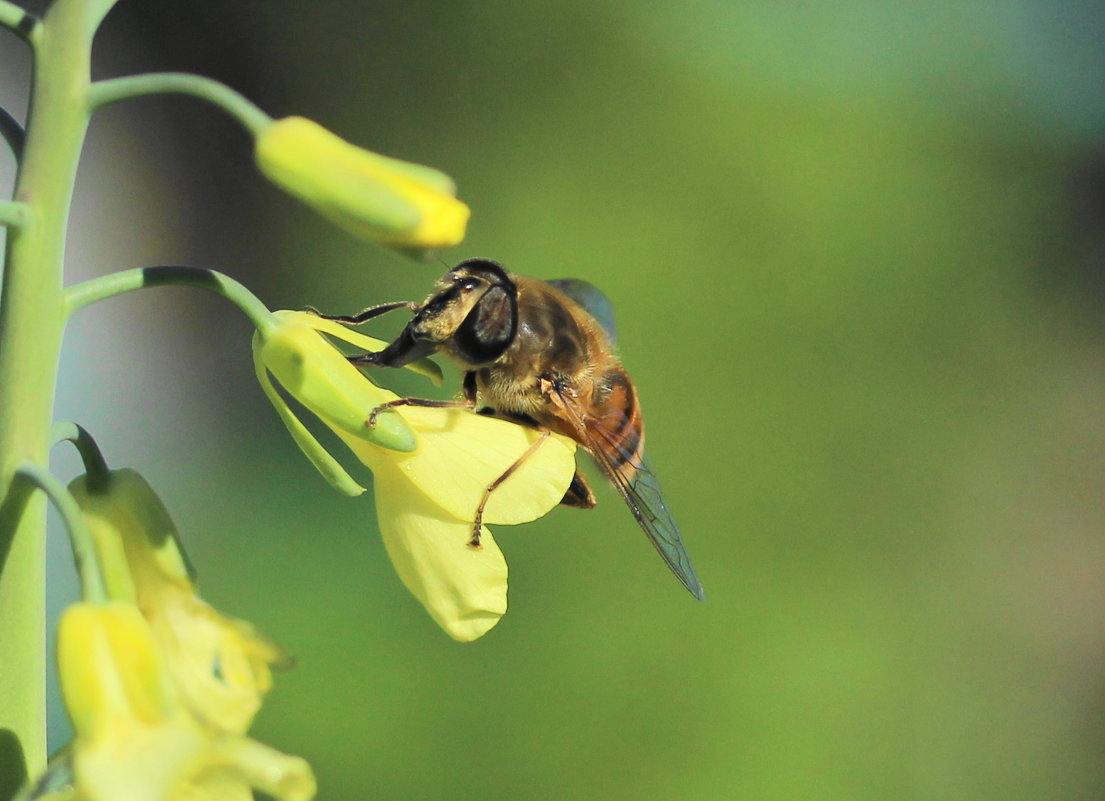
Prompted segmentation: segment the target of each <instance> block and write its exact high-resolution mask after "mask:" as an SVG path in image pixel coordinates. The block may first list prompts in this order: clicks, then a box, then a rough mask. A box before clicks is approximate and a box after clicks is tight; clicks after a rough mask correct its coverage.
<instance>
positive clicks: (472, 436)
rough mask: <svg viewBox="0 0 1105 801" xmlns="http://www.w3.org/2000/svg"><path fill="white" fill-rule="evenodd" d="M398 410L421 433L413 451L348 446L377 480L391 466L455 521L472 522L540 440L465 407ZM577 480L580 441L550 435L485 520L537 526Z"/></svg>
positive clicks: (486, 512)
mask: <svg viewBox="0 0 1105 801" xmlns="http://www.w3.org/2000/svg"><path fill="white" fill-rule="evenodd" d="M396 411H398V412H399V414H401V415H402V416H403V418H404V419H405V420H406V421H407V423H408V425H410V427H411V428H413V429H414V430H415V431H417V432H418V435H419V440H420V442H421V447H420V448H419V450H418V451H417V452H416V453H411V454H398V453H393V452H387V451H382V450H380V449H378V448H375V449H371V450H369V449H368V448H366V447H363V446H361V445H358V444H357V443H356V442H355V441H352V440H348V439H347V440H346V443H347V444H348V445H349V446H350V448H353V449H354V451H355V452H356V453H357V455H358V456H359V457H360V458H362V459H363V460H364V461H365V462H366V464H368V465H369V467H371V468H372V469H373V472H375V473H376V474H377V475H379V474H380V472H381V465H382V464H383V463H384V462H391V464H392V465H393V466H394V469H396V470H398V471H399V472H400V473H401V474H402V475H403V476H405V477H406V478H407V479H408V480H409V481H411V482H413V483H414V484H415V485H416V486H418V487H419V488H420V489H421V490H422V492H424V493H425V494H426V495H428V496H429V497H431V498H432V499H433V500H434V502H435V503H437V504H439V505H440V506H441V507H442V508H443V509H445V510H446V511H447V512H448V513H449V514H450V515H452V516H453V517H456V518H458V519H460V520H467V521H469V522H472V521H474V520H475V515H476V509H477V507H478V506H479V503H480V499H481V498H483V494H484V490H485V489H486V488H487V487H488V485H490V484H491V482H493V481H494V480H495V479H497V478H499V476H501V475H503V473H504V472H506V470H507V469H508V468H509V467H510V466H511V465H512V464H514V463H515V461H517V460H518V458H519V457H521V456H522V455H523V454H524V453H525V452H526V450H527V449H528V448H529V447H530V446H531V445H532V444H533V443H535V442H536V441H537V440H538V439H539V438H540V436H541V434H540V432H538V431H535V430H534V429H531V428H526V427H525V426H521V425H518V424H516V423H510V422H507V421H505V420H496V419H494V418H491V417H485V416H484V415H480V414H474V413H473V412H470V411H468V410H466V409H428V408H418V407H413V406H408V407H400V408H398V409H397V410H396ZM574 474H575V442H573V441H572V440H570V439H568V438H567V437H562V436H560V435H559V434H550V435H549V437H548V438H547V439H546V440H545V441H544V442H543V443H542V444H541V446H540V447H539V448H538V449H537V450H536V451H535V452H534V453H533V455H532V456H530V457H529V458H528V459H527V460H526V461H525V463H524V464H522V465H521V466H520V467H519V468H518V469H517V470H516V471H515V472H514V473H513V474H512V475H511V476H510V477H509V478H508V479H506V481H504V482H503V483H502V484H500V485H499V487H498V488H497V489H496V490H495V491H494V492H492V493H491V498H490V499H489V500H488V503H487V507H486V509H485V510H484V520H485V521H486V522H488V523H498V524H500V525H515V524H517V523H527V522H529V521H531V520H536V519H537V518H539V517H541V516H542V515H544V514H545V513H547V512H548V511H549V510H550V509H552V508H553V507H554V506H556V505H557V504H559V503H560V500H561V499H562V498H563V497H564V493H565V491H566V490H567V489H568V485H569V484H570V483H571V481H572V476H573V475H574Z"/></svg>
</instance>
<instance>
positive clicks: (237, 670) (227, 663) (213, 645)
mask: <svg viewBox="0 0 1105 801" xmlns="http://www.w3.org/2000/svg"><path fill="white" fill-rule="evenodd" d="M70 491H71V492H72V494H73V497H74V498H76V500H77V503H78V505H79V506H80V508H81V512H82V513H83V515H84V517H85V520H86V522H87V523H88V527H89V530H90V532H91V534H92V538H93V540H94V541H95V543H96V550H97V555H98V556H99V558H100V562H101V565H102V567H103V571H104V574H105V579H106V583H107V591H108V595H109V597H111V598H112V599H115V600H122V601H128V602H131V603H133V604H135V605H137V607H138V609H140V610H141V612H142V615H143V616H144V617H145V618H146V620H147V621H148V623H149V625H150V629H151V631H152V633H153V637H154V639H155V640H156V642H157V646H158V649H159V650H160V652H161V654H162V655H163V656H164V658H165V660H166V663H167V665H168V670H169V672H170V673H171V675H172V676H173V678H174V680H175V682H176V686H177V689H178V691H179V692H180V695H181V697H182V698H183V700H184V702H185V703H186V704H187V705H188V707H189V708H190V709H191V710H192V711H193V712H194V713H195V714H196V715H197V716H198V717H199V718H200V719H201V720H203V721H205V722H207V723H210V724H211V725H213V726H217V727H218V728H220V729H223V730H226V731H230V732H238V733H242V732H245V731H246V729H247V728H249V724H250V723H251V722H252V720H253V717H254V715H256V714H257V710H258V709H259V708H260V705H261V698H262V696H263V695H264V694H265V693H266V692H267V691H268V690H269V688H270V687H271V685H272V674H271V672H270V669H269V668H270V665H272V666H275V667H285V666H287V665H288V662H289V660H288V657H287V656H286V655H285V654H284V653H283V652H282V651H281V650H280V649H279V648H278V647H277V646H275V645H274V644H273V643H272V642H270V641H269V640H267V639H265V638H264V637H262V636H261V635H260V634H259V633H258V632H257V631H256V630H254V628H253V626H251V625H250V624H249V623H246V622H244V621H240V620H233V619H230V618H227V617H224V616H222V615H220V614H219V613H218V612H216V611H215V610H214V609H212V608H211V607H210V606H209V605H208V604H206V603H205V602H204V601H203V600H201V599H200V598H199V597H198V596H197V595H196V592H195V588H194V586H193V584H192V581H191V578H190V576H189V574H188V568H187V565H186V564H185V561H184V557H183V554H182V552H181V550H180V548H179V546H178V544H177V543H178V538H177V532H176V528H175V527H174V525H173V522H172V520H171V519H170V518H169V514H168V512H167V511H166V510H165V507H164V505H163V504H162V503H161V499H160V498H158V497H157V495H156V494H155V493H154V491H153V490H152V489H151V488H150V486H149V484H147V483H146V481H145V479H143V478H142V476H141V475H139V474H138V473H136V472H135V471H134V470H126V469H124V470H113V471H111V472H110V473H109V474H108V482H107V486H106V488H105V489H104V490H102V491H94V490H92V489H90V488H89V484H88V481H87V478H86V477H85V476H81V477H80V478H78V479H76V480H74V481H73V482H72V484H71V485H70Z"/></svg>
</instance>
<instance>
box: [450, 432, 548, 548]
mask: <svg viewBox="0 0 1105 801" xmlns="http://www.w3.org/2000/svg"><path fill="white" fill-rule="evenodd" d="M548 438H549V430H548V429H547V428H542V429H541V430H540V435H539V436H538V437H537V439H536V440H534V442H533V444H532V445H530V446H529V447H528V448H527V449H526V452H525V453H523V454H522V455H521V456H519V457H518V458H517V459H515V460H514V464H512V465H511V466H510V467H508V468H507V469H506V470H505V471H504V472H503V474H502V475H501V476H499V477H498V478H497V479H495V480H494V481H492V482H491V483H490V484H488V485H487V489H485V490H484V491H483V498H481V499H480V505H479V507H477V509H476V522H475V523H473V524H472V539H470V540H469V541H468V547H469V548H480V547H482V546H481V545H480V530H481V529H482V528H483V510H484V507H486V506H487V502H488V501H489V500H490V499H491V493H493V492H494V491H495V490H496V489H498V488H499V486H500V485H501V484H502V483H503V482H504V481H506V480H507V479H508V478H510V477H511V476H512V475H514V472H515V471H516V470H517V469H518V468H519V467H521V466H522V465H524V464H525V463H526V462H527V461H528V460H529V458H530V457H531V456H533V454H535V453H537V449H538V448H540V447H541V446H542V445H543V444H544V442H545V440H547V439H548Z"/></svg>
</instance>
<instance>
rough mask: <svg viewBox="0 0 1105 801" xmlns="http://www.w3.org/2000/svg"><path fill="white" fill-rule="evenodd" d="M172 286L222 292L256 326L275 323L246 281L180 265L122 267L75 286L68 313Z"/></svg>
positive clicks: (67, 294) (68, 297) (67, 304)
mask: <svg viewBox="0 0 1105 801" xmlns="http://www.w3.org/2000/svg"><path fill="white" fill-rule="evenodd" d="M169 285H178V286H195V287H200V288H201V289H209V290H211V291H212V292H216V293H218V294H220V295H222V296H223V297H225V298H226V299H227V300H229V301H230V302H231V303H233V304H234V305H235V306H237V307H238V308H239V309H241V310H242V312H243V313H244V314H245V315H246V316H247V317H249V319H250V322H252V323H253V326H254V327H255V328H257V329H259V330H262V331H264V330H266V329H268V328H270V327H271V326H272V325H273V319H272V314H271V313H270V312H269V310H268V307H266V306H265V304H264V303H262V302H261V301H260V299H258V297H257V296H256V295H254V294H253V293H252V292H250V291H249V289H247V288H246V286H245V285H244V284H242V283H240V282H238V281H235V280H234V279H233V278H231V277H230V276H229V275H223V274H222V273H220V272H216V271H215V270H208V269H205V268H203V267H187V266H177V265H161V266H158V267H138V268H136V269H133V270H122V271H120V272H117V273H111V274H110V275H105V276H103V277H101V278H92V279H89V280H88V281H84V282H82V283H80V284H76V285H74V286H71V287H69V289H67V290H66V292H65V308H66V314H72V313H73V312H75V311H76V310H77V309H80V308H81V307H83V306H87V305H88V304H89V303H94V302H95V301H97V300H103V299H104V298H110V297H112V296H114V295H119V294H122V293H123V292H131V291H133V290H135V289H144V288H146V287H153V286H169Z"/></svg>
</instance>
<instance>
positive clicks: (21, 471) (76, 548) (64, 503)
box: [15, 462, 107, 601]
mask: <svg viewBox="0 0 1105 801" xmlns="http://www.w3.org/2000/svg"><path fill="white" fill-rule="evenodd" d="M15 478H16V481H22V482H25V483H26V484H29V485H30V486H32V487H34V488H36V489H40V490H42V492H43V493H44V494H45V495H46V497H47V498H49V500H50V502H51V503H52V504H53V505H54V508H56V509H57V510H58V512H59V513H60V514H61V519H62V520H63V521H64V523H65V529H66V531H68V532H69V541H70V543H71V544H72V546H73V560H74V561H75V562H76V565H77V575H79V576H80V579H81V593H82V596H83V597H84V600H86V601H106V600H107V589H106V587H105V586H104V579H103V576H102V574H101V573H100V563H99V560H98V559H97V558H96V548H95V546H94V544H93V542H92V534H91V533H90V532H89V530H88V526H87V525H86V524H85V522H84V517H83V516H82V515H81V509H80V507H79V506H78V505H77V501H76V499H75V498H74V497H73V496H72V495H70V494H69V490H67V489H66V488H65V485H64V484H62V483H61V481H60V479H58V477H57V476H55V475H54V474H53V473H51V472H50V471H49V470H47V469H46V468H45V467H43V466H42V465H39V464H32V463H29V462H28V463H27V464H23V465H20V466H19V467H18V468H16V471H15Z"/></svg>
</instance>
